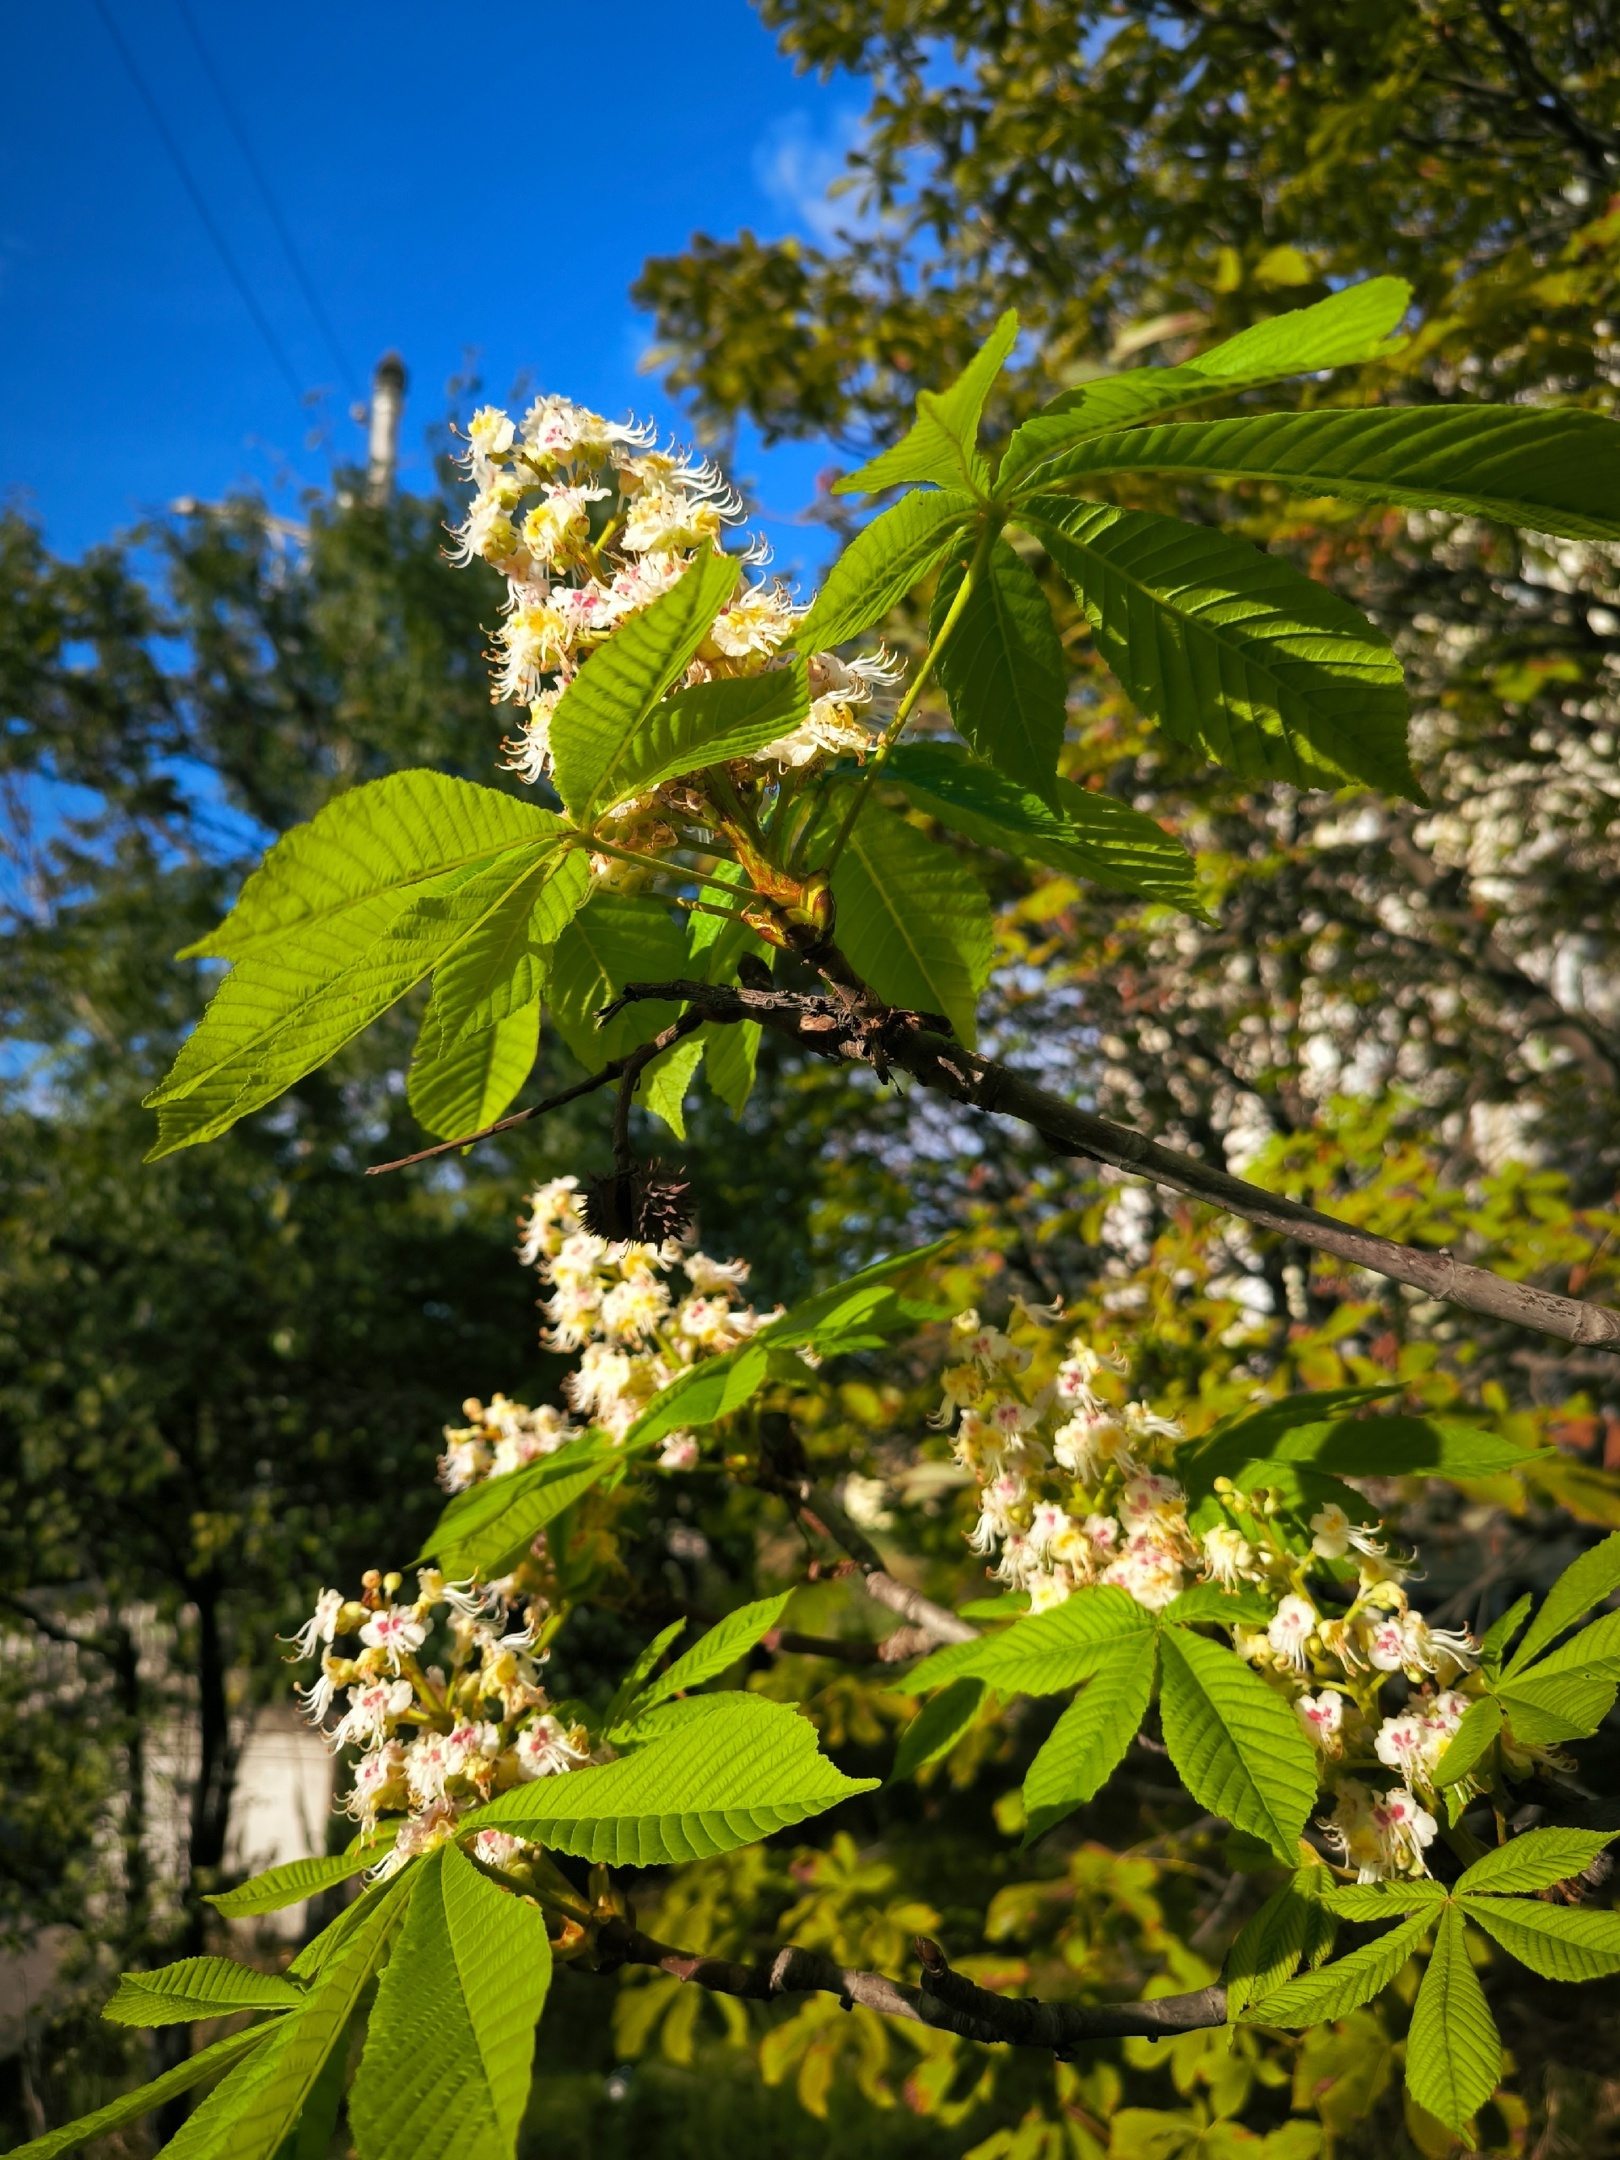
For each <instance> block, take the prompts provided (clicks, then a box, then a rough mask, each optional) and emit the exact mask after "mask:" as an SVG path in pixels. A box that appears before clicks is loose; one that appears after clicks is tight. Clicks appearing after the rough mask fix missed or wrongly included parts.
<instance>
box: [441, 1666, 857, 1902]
mask: <svg viewBox="0 0 1620 2160" xmlns="http://www.w3.org/2000/svg"><path fill="white" fill-rule="evenodd" d="M699 1704H701V1706H702V1707H701V1713H700V1714H699V1715H697V1716H694V1717H688V1718H685V1719H683V1720H682V1721H681V1723H680V1725H679V1727H678V1728H677V1729H676V1730H674V1731H672V1732H669V1733H667V1734H666V1735H664V1736H662V1737H660V1738H659V1739H656V1740H653V1741H651V1742H649V1744H648V1745H647V1746H645V1747H643V1748H639V1749H638V1750H637V1751H636V1753H635V1754H633V1755H630V1756H627V1757H625V1758H624V1759H623V1760H621V1761H619V1762H615V1763H607V1764H604V1765H601V1766H599V1767H593V1768H590V1769H585V1770H571V1771H569V1772H568V1773H567V1774H566V1775H565V1776H562V1777H549V1778H540V1779H538V1780H536V1782H535V1783H533V1784H532V1785H521V1786H518V1787H516V1788H515V1789H514V1790H513V1791H511V1792H508V1793H503V1794H501V1796H500V1798H499V1799H496V1800H492V1801H490V1803H489V1804H488V1806H487V1807H483V1808H479V1809H477V1810H476V1811H475V1812H474V1813H473V1814H471V1815H468V1816H465V1817H464V1818H463V1827H465V1828H467V1829H469V1830H471V1829H474V1828H476V1829H483V1828H485V1827H491V1828H495V1827H498V1828H500V1829H504V1830H511V1831H514V1832H515V1833H517V1834H518V1835H519V1836H523V1837H532V1838H533V1839H534V1840H535V1841H536V1842H537V1843H541V1844H545V1845H549V1846H551V1847H553V1848H555V1849H556V1850H557V1851H559V1852H567V1853H574V1854H575V1855H577V1856H578V1857H579V1858H580V1859H582V1860H602V1861H606V1862H607V1864H608V1865H609V1866H610V1867H659V1866H664V1865H667V1864H669V1863H671V1862H674V1861H683V1860H698V1859H706V1858H708V1857H710V1856H711V1855H712V1854H715V1853H722V1852H731V1851H734V1850H735V1849H736V1847H737V1846H739V1845H748V1844H751V1843H753V1842H754V1840H755V1839H757V1838H762V1837H767V1836H769V1835H770V1833H771V1832H772V1831H774V1830H785V1829H787V1828H789V1827H790V1826H791V1825H792V1824H794V1823H798V1822H803V1821H804V1820H805V1819H806V1817H808V1816H811V1815H820V1814H823V1813H825V1811H826V1810H827V1809H828V1808H830V1807H836V1806H837V1805H838V1803H839V1801H840V1800H845V1799H848V1798H849V1797H850V1796H851V1795H852V1794H854V1793H858V1792H870V1791H871V1790H872V1788H873V1786H874V1785H875V1784H876V1782H877V1781H876V1780H875V1779H873V1778H847V1777H845V1776H844V1774H843V1772H842V1771H841V1770H839V1769H838V1768H837V1767H836V1766H835V1765H834V1764H833V1763H831V1762H829V1761H828V1760H827V1758H826V1756H824V1755H822V1754H820V1753H819V1752H818V1750H817V1747H816V1729H815V1727H814V1726H813V1725H812V1724H811V1723H810V1722H809V1720H808V1719H806V1718H802V1717H800V1715H799V1713H798V1712H797V1711H796V1710H792V1709H789V1708H787V1707H785V1706H784V1705H783V1704H781V1703H773V1702H768V1701H766V1700H765V1698H764V1697H763V1696H759V1695H745V1694H730V1695H715V1696H708V1697H699V1698H698V1701H697V1702H695V1703H689V1704H681V1705H679V1706H678V1707H679V1708H681V1709H683V1710H696V1709H698V1707H699ZM669 1707H670V1708H674V1707H677V1706H675V1705H670V1706H669Z"/></svg>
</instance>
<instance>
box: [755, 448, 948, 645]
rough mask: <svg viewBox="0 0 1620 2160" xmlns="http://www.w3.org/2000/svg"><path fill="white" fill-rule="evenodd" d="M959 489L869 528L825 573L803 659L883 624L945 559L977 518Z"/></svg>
mask: <svg viewBox="0 0 1620 2160" xmlns="http://www.w3.org/2000/svg"><path fill="white" fill-rule="evenodd" d="M978 510H979V505H978V503H977V502H976V501H975V499H974V498H973V496H971V495H969V494H966V493H964V492H963V491H962V490H961V489H959V488H942V489H940V490H939V491H938V493H934V492H932V491H919V492H918V493H916V494H914V495H903V496H902V497H901V498H900V500H899V501H898V502H897V503H894V504H892V505H891V506H890V508H889V509H887V510H885V511H883V512H882V513H881V514H880V515H879V516H877V517H875V518H873V520H872V522H871V524H870V525H863V526H862V528H861V530H860V531H859V532H858V533H857V534H856V535H855V537H854V539H853V540H852V541H851V542H850V544H849V546H848V547H847V548H845V550H844V552H843V554H842V555H840V556H839V558H838V560H837V561H836V562H835V563H834V564H833V566H832V568H831V570H829V571H828V573H827V578H826V582H825V583H824V584H823V586H822V588H821V590H820V592H819V593H817V595H816V599H815V605H814V606H813V607H812V608H811V610H810V613H809V614H808V615H807V616H806V617H805V619H804V621H803V622H802V623H801V624H800V625H799V629H798V633H797V635H796V637H795V638H794V644H795V645H796V646H797V647H798V649H799V651H800V652H804V653H810V652H819V651H824V650H826V649H827V648H828V647H830V646H833V645H842V644H843V643H845V641H846V640H847V639H849V638H852V637H859V636H860V634H861V632H862V631H863V630H870V629H871V627H872V625H873V624H874V623H879V622H881V621H882V620H883V618H884V616H885V615H887V614H888V613H889V611H890V609H891V608H893V607H895V606H897V605H898V603H899V602H900V601H902V600H903V599H904V598H905V596H906V594H907V593H908V592H910V590H911V588H912V586H913V585H916V584H918V583H920V582H921V580H922V579H923V578H925V577H926V576H927V575H928V573H929V571H930V570H932V569H933V568H934V567H935V565H936V564H937V563H939V562H940V561H941V560H942V558H943V557H944V555H945V553H946V551H947V549H948V548H949V547H950V546H951V544H952V542H953V540H954V539H955V537H956V535H957V534H958V533H959V532H960V531H961V530H962V528H963V527H964V526H965V525H966V524H967V523H968V522H969V520H970V519H971V518H973V517H975V516H976V515H977V514H978Z"/></svg>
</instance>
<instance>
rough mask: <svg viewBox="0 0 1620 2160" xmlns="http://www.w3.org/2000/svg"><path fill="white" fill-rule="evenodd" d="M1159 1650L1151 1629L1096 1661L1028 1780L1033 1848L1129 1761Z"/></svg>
mask: <svg viewBox="0 0 1620 2160" xmlns="http://www.w3.org/2000/svg"><path fill="white" fill-rule="evenodd" d="M1069 1602H1071V1603H1072V1602H1073V1601H1072V1599H1071V1600H1070V1601H1069ZM1157 1648H1158V1641H1157V1637H1156V1636H1155V1635H1154V1633H1153V1632H1152V1631H1151V1630H1150V1629H1144V1630H1143V1631H1142V1632H1141V1633H1139V1634H1136V1635H1130V1636H1127V1637H1126V1638H1125V1639H1124V1640H1123V1641H1121V1642H1116V1643H1114V1644H1113V1645H1112V1646H1111V1647H1110V1648H1109V1649H1107V1650H1105V1651H1104V1652H1103V1654H1102V1655H1101V1656H1100V1657H1099V1658H1098V1659H1097V1661H1096V1664H1095V1665H1094V1666H1093V1668H1092V1671H1091V1674H1090V1677H1089V1678H1088V1679H1087V1680H1086V1681H1085V1682H1084V1684H1083V1685H1082V1687H1081V1689H1080V1692H1079V1694H1078V1695H1076V1697H1075V1698H1074V1701H1073V1702H1072V1703H1070V1705H1069V1707H1068V1708H1067V1709H1066V1710H1065V1711H1064V1713H1063V1715H1062V1716H1061V1717H1060V1718H1059V1719H1058V1721H1057V1723H1056V1725H1055V1726H1054V1727H1053V1728H1052V1731H1051V1733H1050V1734H1049V1735H1048V1737H1047V1739H1046V1741H1045V1744H1044V1745H1043V1746H1042V1748H1041V1750H1040V1752H1039V1753H1038V1754H1037V1755H1036V1757H1035V1760H1034V1761H1033V1762H1032V1763H1031V1764H1030V1766H1029V1774H1028V1776H1027V1777H1026V1778H1025V1779H1024V1812H1025V1824H1024V1843H1025V1844H1026V1845H1031V1844H1033V1843H1034V1842H1035V1840H1036V1839H1037V1838H1039V1837H1044V1836H1045V1835H1046V1833H1047V1831H1048V1830H1050V1829H1051V1828H1052V1826H1053V1824H1054V1823H1060V1822H1061V1821H1062V1820H1063V1818H1064V1817H1065V1816H1066V1815H1070V1814H1072V1813H1073V1812H1074V1810H1075V1809H1076V1808H1077V1807H1081V1806H1083V1805H1084V1804H1085V1802H1086V1801H1088V1800H1090V1799H1093V1798H1094V1797H1095V1796H1096V1794H1097V1793H1099V1792H1100V1791H1101V1790H1102V1788H1103V1786H1104V1785H1106V1784H1107V1782H1108V1780H1109V1779H1110V1778H1111V1777H1112V1776H1113V1774H1114V1772H1115V1771H1116V1770H1117V1769H1118V1767H1119V1765H1120V1763H1121V1762H1122V1761H1123V1760H1124V1756H1125V1750H1126V1749H1127V1748H1128V1747H1129V1746H1130V1744H1131V1742H1132V1741H1133V1740H1134V1739H1135V1737H1136V1733H1137V1728H1138V1727H1139V1726H1140V1725H1141V1722H1142V1720H1143V1718H1144V1717H1145V1716H1146V1715H1147V1706H1148V1698H1149V1697H1150V1696H1151V1694H1152V1693H1153V1674H1154V1670H1155V1666H1156V1664H1157V1655H1156V1653H1157Z"/></svg>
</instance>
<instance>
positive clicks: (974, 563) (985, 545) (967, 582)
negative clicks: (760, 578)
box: [822, 518, 998, 877]
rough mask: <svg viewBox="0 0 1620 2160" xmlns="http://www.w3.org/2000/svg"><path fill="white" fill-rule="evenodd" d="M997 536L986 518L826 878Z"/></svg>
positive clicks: (865, 776) (860, 790) (865, 778)
mask: <svg viewBox="0 0 1620 2160" xmlns="http://www.w3.org/2000/svg"><path fill="white" fill-rule="evenodd" d="M997 532H998V528H997V525H996V521H995V520H994V519H993V518H986V519H985V521H984V525H983V527H982V528H981V530H980V533H979V544H978V546H977V547H976V548H975V549H974V551H973V557H972V560H971V561H970V562H969V564H968V566H967V569H966V571H965V572H964V573H963V577H962V582H961V584H960V585H959V586H958V587H957V588H956V597H955V598H954V599H953V600H952V602H951V604H950V607H949V608H948V609H947V610H946V614H945V620H944V621H943V622H942V623H941V624H940V626H939V635H938V637H936V638H935V640H934V642H933V643H932V645H930V646H929V648H928V651H927V652H926V653H925V654H924V655H923V663H922V666H921V667H920V668H918V670H917V672H916V674H915V675H914V676H913V677H912V680H911V687H910V689H909V690H908V691H907V692H906V694H905V696H904V697H903V698H902V699H901V700H900V702H899V704H898V705H897V706H896V707H895V711H894V718H893V719H892V720H891V721H890V722H889V724H888V726H887V727H886V728H885V729H884V731H883V734H882V736H881V737H880V738H879V741H878V746H877V749H876V750H875V751H874V752H873V754H872V757H871V760H870V761H869V763H868V765H867V767H866V770H865V772H863V773H862V774H861V777H860V781H859V783H858V785H857V786H856V789H855V800H854V801H853V802H852V803H851V804H850V806H849V815H848V816H847V817H846V818H845V820H844V822H843V824H842V825H841V826H840V827H839V830H838V837H837V839H836V840H834V842H833V844H832V853H831V854H830V855H829V856H828V857H827V860H826V861H825V863H823V864H822V869H823V870H824V871H825V873H826V875H827V876H828V877H831V876H832V873H833V871H834V870H835V869H836V868H837V866H838V858H839V856H840V855H842V854H843V852H844V849H845V847H846V845H847V844H848V841H849V836H850V834H851V833H852V832H853V831H854V830H855V820H856V819H857V818H858V817H859V816H860V814H861V811H862V809H863V808H864V807H865V804H866V799H867V797H868V796H869V795H870V794H871V792H872V783H873V782H874V781H875V780H876V779H877V776H878V774H879V773H880V772H881V771H882V770H883V768H884V766H885V765H886V764H887V763H888V760H889V752H890V751H891V750H892V749H893V748H894V746H895V744H896V742H897V741H898V740H899V738H900V731H901V729H902V728H903V727H904V726H905V724H906V722H907V721H908V720H909V719H910V718H911V715H912V710H913V708H914V707H915V705H916V703H917V700H918V698H919V697H921V695H922V693H923V689H924V687H925V685H926V684H927V682H928V679H929V677H930V676H931V675H932V674H933V672H934V663H935V662H936V661H937V660H938V658H939V656H940V654H941V652H942V651H943V650H944V648H945V644H946V641H947V640H948V639H949V637H950V635H951V632H952V631H953V630H954V629H955V628H956V626H957V624H958V623H959V622H960V621H961V619H962V611H963V609H964V608H965V607H966V606H967V604H968V601H969V599H970V598H971V597H972V593H973V588H974V587H975V586H976V585H977V584H978V582H979V577H980V574H981V573H982V571H983V569H984V566H985V563H986V561H987V559H988V557H989V554H990V550H991V548H992V546H993V545H994V544H995V541H996V537H997Z"/></svg>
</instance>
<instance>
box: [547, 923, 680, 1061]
mask: <svg viewBox="0 0 1620 2160" xmlns="http://www.w3.org/2000/svg"><path fill="white" fill-rule="evenodd" d="M685 966H686V940H685V938H684V937H683V936H682V935H681V931H680V927H679V925H678V924H677V923H676V922H675V920H674V918H673V917H672V916H671V915H670V913H669V911H668V910H667V909H666V908H662V907H660V906H659V905H658V903H657V902H656V901H654V900H637V899H634V898H631V897H629V896H627V895H625V894H622V893H612V892H599V893H597V894H595V895H594V896H593V898H592V900H591V902H590V905H589V906H588V907H585V908H582V909H581V910H580V912H579V914H578V915H576V916H575V918H574V920H573V921H572V922H571V923H570V924H569V925H568V928H567V929H566V930H565V931H564V932H563V934H562V936H561V937H560V938H559V939H558V940H557V943H556V946H555V948H554V949H553V953H552V961H551V978H550V981H549V983H548V985H547V995H548V998H549V1000H550V1005H551V1017H552V1019H553V1020H554V1021H555V1022H556V1025H557V1032H558V1033H559V1034H560V1035H561V1036H562V1038H563V1041H564V1042H565V1043H567V1045H568V1047H569V1049H570V1050H572V1051H573V1053H574V1055H575V1057H577V1058H578V1059H579V1061H580V1063H581V1064H582V1065H583V1066H584V1067H585V1069H586V1071H587V1072H596V1071H599V1070H600V1069H601V1067H602V1066H604V1065H606V1064H608V1063H610V1062H611V1061H612V1060H613V1059H614V1058H620V1057H623V1056H624V1054H625V1052H626V1051H628V1050H633V1049H634V1048H635V1046H636V1045H637V1043H643V1042H647V1041H649V1040H650V1039H651V1037H653V1036H654V1035H658V1034H661V1033H662V1032H663V1030H664V1029H665V1028H667V1027H668V1026H669V1024H670V1022H671V1021H672V1020H673V1019H674V1018H675V1016H676V1010H677V1008H676V1007H675V1006H674V1005H668V1004H664V1003H662V1002H658V1003H648V1004H645V1005H627V1006H626V1007H625V1009H624V1011H623V1012H621V1013H619V1014H618V1015H617V1016H616V1018H614V1019H612V1020H610V1021H609V1022H608V1024H607V1026H606V1027H598V1026H597V1024H596V1015H597V1013H598V1012H599V1011H600V1010H601V1008H602V1007H603V1006H604V1005H605V1004H607V1003H608V1001H609V1000H610V999H611V998H614V997H617V996H618V994H619V992H620V991H621V990H622V989H623V988H624V986H625V984H626V983H628V982H669V981H671V980H673V979H675V978H677V977H679V976H680V975H681V974H682V973H683V972H684V970H685Z"/></svg>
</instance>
